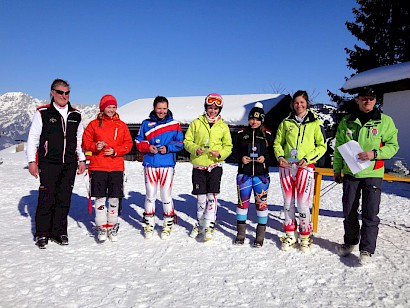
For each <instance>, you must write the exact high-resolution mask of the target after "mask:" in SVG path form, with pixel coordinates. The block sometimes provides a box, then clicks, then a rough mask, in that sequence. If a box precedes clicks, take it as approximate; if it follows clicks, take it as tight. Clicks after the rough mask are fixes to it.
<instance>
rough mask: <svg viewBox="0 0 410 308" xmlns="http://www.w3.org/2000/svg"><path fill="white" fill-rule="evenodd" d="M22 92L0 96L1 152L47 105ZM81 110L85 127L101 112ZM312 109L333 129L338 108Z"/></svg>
mask: <svg viewBox="0 0 410 308" xmlns="http://www.w3.org/2000/svg"><path fill="white" fill-rule="evenodd" d="M47 103H48V101H46V100H39V99H37V98H33V97H32V96H30V95H28V94H25V93H22V92H8V93H5V94H2V95H0V150H1V149H4V148H7V147H10V146H12V145H14V144H17V143H19V140H24V141H26V140H27V136H28V131H29V129H30V124H31V120H32V118H33V115H34V112H35V111H36V108H37V107H38V106H41V105H43V104H47ZM73 106H74V107H75V108H78V109H79V110H81V113H82V114H83V118H84V125H87V124H88V122H89V121H90V120H92V119H94V118H95V116H96V114H97V113H98V112H99V109H98V105H78V104H73ZM312 109H314V111H315V112H316V113H317V114H318V116H319V117H320V118H321V119H322V121H323V123H324V125H325V127H326V129H327V130H328V129H331V128H332V127H333V125H334V123H335V121H334V120H335V111H336V108H335V107H333V106H330V105H324V104H317V105H313V106H312Z"/></svg>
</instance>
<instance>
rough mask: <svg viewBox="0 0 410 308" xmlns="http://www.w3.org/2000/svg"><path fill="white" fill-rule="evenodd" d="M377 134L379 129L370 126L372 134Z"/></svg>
mask: <svg viewBox="0 0 410 308" xmlns="http://www.w3.org/2000/svg"><path fill="white" fill-rule="evenodd" d="M378 134H379V130H378V129H377V127H373V128H372V135H373V136H377V135H378Z"/></svg>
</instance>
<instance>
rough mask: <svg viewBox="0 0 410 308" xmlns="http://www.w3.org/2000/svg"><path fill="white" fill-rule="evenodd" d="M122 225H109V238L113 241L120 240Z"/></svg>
mask: <svg viewBox="0 0 410 308" xmlns="http://www.w3.org/2000/svg"><path fill="white" fill-rule="evenodd" d="M119 227H120V224H119V223H116V224H115V225H113V226H112V225H110V226H109V227H108V230H107V231H108V238H109V239H110V241H111V242H118V228H119Z"/></svg>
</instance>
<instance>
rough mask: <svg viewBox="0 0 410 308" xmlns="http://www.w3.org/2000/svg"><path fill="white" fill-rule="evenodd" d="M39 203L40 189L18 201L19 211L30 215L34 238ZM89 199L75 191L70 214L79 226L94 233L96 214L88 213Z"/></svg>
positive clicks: (22, 214) (26, 215) (32, 191)
mask: <svg viewBox="0 0 410 308" xmlns="http://www.w3.org/2000/svg"><path fill="white" fill-rule="evenodd" d="M37 203H38V190H31V191H30V194H29V195H27V196H24V197H22V198H21V199H20V201H19V203H18V211H19V213H20V215H21V216H23V217H30V223H31V234H32V236H33V240H34V238H35V233H36V209H37ZM87 205H88V199H87V198H86V197H82V196H79V195H77V194H75V193H73V194H72V196H71V206H70V212H69V213H68V216H69V217H71V218H72V219H74V220H75V221H76V222H77V226H78V227H79V228H83V227H85V228H86V229H87V231H88V233H90V234H92V233H93V229H94V226H93V224H92V219H93V217H94V216H92V215H89V214H88V210H87Z"/></svg>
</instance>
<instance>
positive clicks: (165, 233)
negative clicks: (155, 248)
mask: <svg viewBox="0 0 410 308" xmlns="http://www.w3.org/2000/svg"><path fill="white" fill-rule="evenodd" d="M173 225H174V216H164V225H163V227H162V232H161V239H163V240H166V239H168V238H169V237H170V236H171V231H172V226H173Z"/></svg>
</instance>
